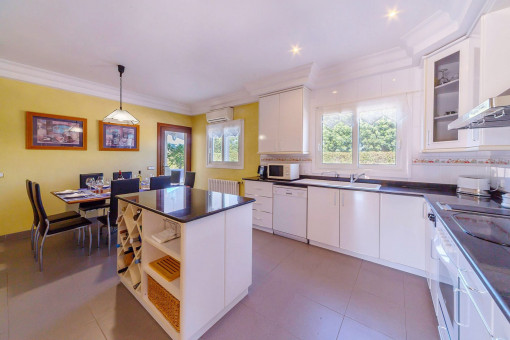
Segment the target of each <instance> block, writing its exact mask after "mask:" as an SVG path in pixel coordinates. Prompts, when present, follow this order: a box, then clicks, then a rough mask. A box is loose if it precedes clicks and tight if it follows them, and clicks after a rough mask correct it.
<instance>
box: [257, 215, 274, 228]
mask: <svg viewBox="0 0 510 340" xmlns="http://www.w3.org/2000/svg"><path fill="white" fill-rule="evenodd" d="M253 224H255V225H258V226H261V227H266V228H271V229H272V228H273V214H271V213H267V212H262V211H257V210H253Z"/></svg>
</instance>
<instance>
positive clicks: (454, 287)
mask: <svg viewBox="0 0 510 340" xmlns="http://www.w3.org/2000/svg"><path fill="white" fill-rule="evenodd" d="M434 243H435V244H434V249H433V251H434V252H435V254H434V255H435V256H434V257H435V258H437V259H438V261H436V264H437V281H435V282H433V284H435V285H436V289H437V299H438V304H437V305H438V307H439V308H438V309H439V310H438V311H436V312H437V314H438V321H439V334H440V336H441V340H454V339H455V340H457V339H458V334H459V328H458V324H457V322H456V321H455V315H456V313H457V309H458V306H457V298H456V294H457V291H458V285H459V283H458V252H457V249H456V247H455V244H454V243H453V240H452V239H451V237H450V235H448V232H447V231H446V230H445V228H444V226H443V225H442V223H441V222H438V223H437V233H436V237H435V240H434Z"/></svg>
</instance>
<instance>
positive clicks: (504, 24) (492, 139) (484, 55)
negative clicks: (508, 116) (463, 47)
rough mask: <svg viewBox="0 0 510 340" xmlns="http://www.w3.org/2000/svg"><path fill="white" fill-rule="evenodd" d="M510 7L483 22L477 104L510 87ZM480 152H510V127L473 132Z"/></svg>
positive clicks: (486, 17) (484, 16) (486, 15)
mask: <svg viewBox="0 0 510 340" xmlns="http://www.w3.org/2000/svg"><path fill="white" fill-rule="evenodd" d="M509 20H510V8H508V7H507V8H504V9H501V10H499V11H495V12H491V13H487V14H485V15H483V16H482V19H481V47H480V96H479V98H477V103H476V104H477V105H478V104H480V103H481V102H483V101H484V100H486V99H488V98H491V97H496V96H498V95H499V94H501V93H502V92H504V91H506V90H507V89H508V88H510V82H509V81H508V79H510V47H509V46H508V41H510V25H509V24H508V22H509ZM473 131H477V132H476V133H477V134H479V135H480V136H479V137H478V140H479V149H480V150H509V149H510V143H509V142H508V135H509V134H510V127H504V128H496V129H478V130H473Z"/></svg>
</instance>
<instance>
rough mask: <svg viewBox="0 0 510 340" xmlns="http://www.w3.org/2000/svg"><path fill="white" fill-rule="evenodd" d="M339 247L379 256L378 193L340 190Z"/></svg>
mask: <svg viewBox="0 0 510 340" xmlns="http://www.w3.org/2000/svg"><path fill="white" fill-rule="evenodd" d="M340 248H342V249H346V250H350V251H353V252H355V253H358V254H363V255H368V256H372V257H376V258H378V257H379V194H378V193H374V192H365V191H355V190H340Z"/></svg>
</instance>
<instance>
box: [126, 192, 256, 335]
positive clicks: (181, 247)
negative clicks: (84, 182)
mask: <svg viewBox="0 0 510 340" xmlns="http://www.w3.org/2000/svg"><path fill="white" fill-rule="evenodd" d="M118 198H119V216H118V220H117V225H118V235H117V271H118V274H119V277H120V280H121V282H122V283H123V284H124V285H125V286H126V287H127V289H128V290H129V291H130V292H131V293H132V294H133V295H134V296H135V297H136V299H137V300H138V301H139V302H140V304H141V305H142V306H143V307H144V308H145V309H146V310H147V311H148V312H149V313H150V315H151V316H152V317H153V318H154V319H155V320H156V321H157V322H158V323H159V324H160V325H161V327H162V328H163V329H164V330H165V331H166V332H167V333H168V335H169V336H170V337H171V338H172V339H174V340H177V339H197V338H199V337H200V336H201V335H202V334H204V333H205V332H206V331H207V330H208V329H209V328H210V327H211V326H212V325H214V324H215V323H216V322H217V321H218V320H219V319H220V318H221V317H222V316H223V315H225V314H226V313H227V312H228V311H229V310H230V309H231V308H232V307H234V306H235V305H236V304H237V303H238V302H239V301H240V300H241V299H242V298H244V297H245V296H246V295H247V293H248V287H249V286H250V285H251V282H252V225H251V224H252V223H251V222H252V203H253V202H254V200H253V199H250V198H245V197H240V196H236V195H229V194H223V193H219V192H212V191H205V190H200V189H191V188H188V187H183V186H178V187H171V188H167V189H162V190H153V191H146V192H138V193H133V194H125V195H119V196H118ZM165 229H170V230H175V231H177V233H178V234H179V235H180V236H179V237H178V238H175V239H172V240H170V241H167V242H164V243H159V242H157V241H156V240H155V239H154V238H153V237H152V235H154V234H157V233H160V232H161V231H163V230H165Z"/></svg>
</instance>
